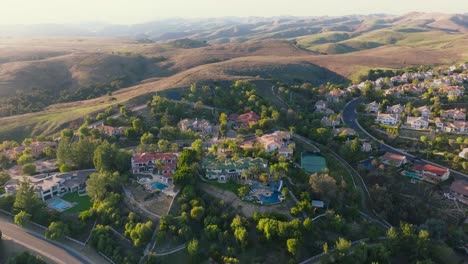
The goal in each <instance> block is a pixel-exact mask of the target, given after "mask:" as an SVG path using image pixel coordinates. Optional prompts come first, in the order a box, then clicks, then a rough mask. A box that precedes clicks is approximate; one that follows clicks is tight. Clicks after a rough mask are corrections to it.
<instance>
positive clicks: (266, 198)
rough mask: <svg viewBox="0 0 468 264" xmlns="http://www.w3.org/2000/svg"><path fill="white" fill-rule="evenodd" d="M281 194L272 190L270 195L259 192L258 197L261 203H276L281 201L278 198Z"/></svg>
mask: <svg viewBox="0 0 468 264" xmlns="http://www.w3.org/2000/svg"><path fill="white" fill-rule="evenodd" d="M280 196H281V193H280V192H278V191H275V192H273V193H272V194H271V195H270V196H265V195H263V194H260V195H259V196H258V198H259V199H260V201H262V203H263V204H276V203H279V202H281V199H280V198H279V197H280Z"/></svg>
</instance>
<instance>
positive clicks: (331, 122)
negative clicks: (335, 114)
mask: <svg viewBox="0 0 468 264" xmlns="http://www.w3.org/2000/svg"><path fill="white" fill-rule="evenodd" d="M320 122H321V123H322V125H324V126H330V127H335V126H338V125H339V124H340V119H339V118H332V117H330V116H324V117H322V119H321V120H320Z"/></svg>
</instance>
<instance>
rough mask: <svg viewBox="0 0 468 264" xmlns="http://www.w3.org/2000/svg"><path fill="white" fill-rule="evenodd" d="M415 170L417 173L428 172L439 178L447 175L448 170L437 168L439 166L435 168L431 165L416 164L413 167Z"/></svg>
mask: <svg viewBox="0 0 468 264" xmlns="http://www.w3.org/2000/svg"><path fill="white" fill-rule="evenodd" d="M413 169H414V170H417V171H420V172H423V171H427V172H430V173H432V174H435V175H438V176H442V175H444V174H445V173H447V170H446V169H444V168H441V167H437V166H434V165H431V164H425V165H420V164H415V165H414V166H413Z"/></svg>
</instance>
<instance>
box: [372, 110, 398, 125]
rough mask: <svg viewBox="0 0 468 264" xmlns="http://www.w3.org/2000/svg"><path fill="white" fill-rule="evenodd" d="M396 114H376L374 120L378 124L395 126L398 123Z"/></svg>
mask: <svg viewBox="0 0 468 264" xmlns="http://www.w3.org/2000/svg"><path fill="white" fill-rule="evenodd" d="M398 120H399V118H398V115H394V114H381V113H379V114H377V118H376V119H375V122H376V123H378V124H383V125H388V126H396V125H397V123H398Z"/></svg>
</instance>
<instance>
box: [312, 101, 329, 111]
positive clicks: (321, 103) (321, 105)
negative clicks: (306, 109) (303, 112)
mask: <svg viewBox="0 0 468 264" xmlns="http://www.w3.org/2000/svg"><path fill="white" fill-rule="evenodd" d="M326 108H327V102H325V101H323V100H320V101H318V102H317V103H315V109H316V110H318V111H320V110H325V109H326Z"/></svg>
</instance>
